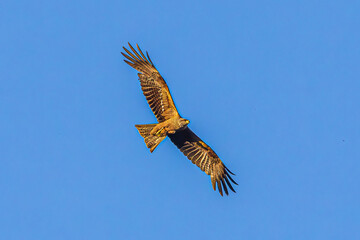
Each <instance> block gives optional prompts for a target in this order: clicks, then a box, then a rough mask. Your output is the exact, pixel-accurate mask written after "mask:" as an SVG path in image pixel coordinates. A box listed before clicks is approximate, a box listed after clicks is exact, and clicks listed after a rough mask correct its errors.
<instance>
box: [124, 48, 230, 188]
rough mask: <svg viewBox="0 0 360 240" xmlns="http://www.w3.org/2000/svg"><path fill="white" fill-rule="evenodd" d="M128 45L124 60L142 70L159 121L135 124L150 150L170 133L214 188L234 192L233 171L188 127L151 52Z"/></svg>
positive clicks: (151, 104) (143, 81) (141, 79)
mask: <svg viewBox="0 0 360 240" xmlns="http://www.w3.org/2000/svg"><path fill="white" fill-rule="evenodd" d="M129 46H130V49H131V50H132V52H131V51H129V50H128V49H126V48H125V47H124V50H125V51H126V53H127V54H128V55H127V54H124V53H122V54H123V55H124V56H125V57H126V58H127V59H128V60H129V61H127V60H124V61H125V62H126V63H127V64H129V65H130V66H131V67H133V68H135V69H136V70H138V71H139V72H140V73H138V76H139V80H140V84H141V89H142V91H143V93H144V95H145V97H146V100H147V101H148V103H149V106H150V108H151V110H152V111H153V113H154V115H155V117H156V118H157V120H158V123H156V124H145V125H135V127H136V128H137V129H138V131H139V133H140V135H141V136H142V137H143V138H144V140H145V144H146V146H147V147H148V148H149V149H150V152H153V151H154V150H155V148H156V147H157V146H158V145H159V144H160V142H161V141H163V140H164V139H165V138H166V137H167V136H168V137H169V138H170V140H171V141H172V142H173V143H174V144H175V145H176V146H177V147H178V148H179V149H180V151H181V152H183V154H184V155H185V156H187V158H188V159H189V160H191V161H192V162H193V163H194V164H196V165H197V166H198V167H199V168H200V169H201V170H202V171H204V172H205V173H206V174H208V175H210V177H211V182H212V185H213V188H214V190H216V184H217V186H218V189H219V192H220V194H221V195H223V192H222V189H224V191H225V193H226V194H228V190H227V186H228V187H229V188H230V189H231V190H232V191H233V192H235V190H234V189H233V187H232V186H231V184H230V181H232V182H233V183H234V184H237V183H236V182H235V181H234V180H233V179H232V178H231V176H230V174H232V172H231V171H230V170H229V169H228V168H227V167H226V166H225V165H224V164H223V163H222V161H221V160H220V158H219V157H218V156H217V154H216V153H215V152H214V151H213V150H212V149H211V148H210V147H209V146H208V145H207V144H206V143H205V142H203V141H202V140H201V139H200V138H199V137H198V136H196V134H195V133H193V132H192V131H191V130H190V129H189V127H188V126H187V125H188V124H189V120H187V119H184V118H182V117H181V116H180V114H179V113H178V111H177V109H176V107H175V104H174V101H173V99H172V97H171V94H170V91H169V88H168V86H167V84H166V82H165V80H164V79H163V78H162V76H161V75H160V73H159V72H158V71H157V69H156V68H155V66H154V64H153V63H152V61H151V59H150V57H149V55H148V53H147V52H146V56H147V57H146V56H145V55H144V53H143V52H142V51H141V49H140V48H139V46H137V48H138V51H139V52H137V51H136V50H135V49H134V48H133V47H132V46H131V45H130V44H129ZM229 179H230V181H229Z"/></svg>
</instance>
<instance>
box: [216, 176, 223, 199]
mask: <svg viewBox="0 0 360 240" xmlns="http://www.w3.org/2000/svg"><path fill="white" fill-rule="evenodd" d="M216 182H217V186H218V189H219V193H220V195H221V196H224V195H223V192H222V187H221V182H220V180H217V181H216Z"/></svg>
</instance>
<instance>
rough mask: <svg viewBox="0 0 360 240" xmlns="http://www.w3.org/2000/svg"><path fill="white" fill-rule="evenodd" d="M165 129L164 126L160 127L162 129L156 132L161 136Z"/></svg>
mask: <svg viewBox="0 0 360 240" xmlns="http://www.w3.org/2000/svg"><path fill="white" fill-rule="evenodd" d="M163 130H164V127H162V128H160V129H159V130H158V131H157V132H156V133H155V135H156V136H159V137H160V136H161V135H162V134H161V133H162V131H163Z"/></svg>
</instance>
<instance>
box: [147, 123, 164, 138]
mask: <svg viewBox="0 0 360 240" xmlns="http://www.w3.org/2000/svg"><path fill="white" fill-rule="evenodd" d="M164 130H165V125H164V124H163V123H159V124H157V125H156V126H155V127H154V128H153V129H152V130H151V131H150V134H151V135H155V136H161V135H163V134H164Z"/></svg>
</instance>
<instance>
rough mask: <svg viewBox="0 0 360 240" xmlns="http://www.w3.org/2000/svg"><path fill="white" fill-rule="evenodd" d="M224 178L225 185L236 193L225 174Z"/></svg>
mask: <svg viewBox="0 0 360 240" xmlns="http://www.w3.org/2000/svg"><path fill="white" fill-rule="evenodd" d="M224 179H225V181H226V183H227V185H228V186H229V188H230V189H231V191H233V192H234V193H236V191H235V190H234V188H233V186H232V185H231V183H230V182H229V180H228V179H227V177H226V176H225V177H224Z"/></svg>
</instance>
